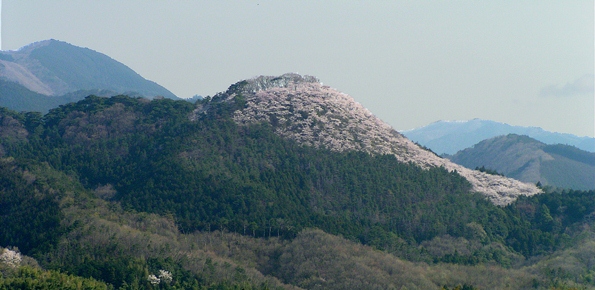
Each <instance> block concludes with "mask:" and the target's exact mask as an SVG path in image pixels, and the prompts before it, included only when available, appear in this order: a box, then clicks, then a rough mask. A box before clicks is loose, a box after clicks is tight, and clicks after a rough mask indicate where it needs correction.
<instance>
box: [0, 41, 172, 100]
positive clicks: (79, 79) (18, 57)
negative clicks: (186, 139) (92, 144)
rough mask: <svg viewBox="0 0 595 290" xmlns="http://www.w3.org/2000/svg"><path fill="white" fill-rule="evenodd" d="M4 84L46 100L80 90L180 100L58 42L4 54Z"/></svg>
mask: <svg viewBox="0 0 595 290" xmlns="http://www.w3.org/2000/svg"><path fill="white" fill-rule="evenodd" d="M0 80H1V81H6V82H10V83H15V84H18V85H20V86H22V87H24V88H25V89H27V90H29V91H31V92H34V93H37V94H41V95H45V96H61V95H65V94H67V93H73V92H76V91H80V90H110V91H113V92H115V93H129V92H135V93H138V94H141V95H143V96H147V97H154V96H163V97H167V98H174V99H175V98H177V97H176V96H175V95H174V94H173V93H172V92H170V91H168V90H167V89H165V88H164V87H162V86H160V85H158V84H157V83H155V82H152V81H149V80H146V79H144V78H143V77H142V76H140V75H139V74H137V73H136V72H134V71H133V70H132V69H130V68H129V67H127V66H126V65H124V64H122V63H120V62H118V61H116V60H114V59H112V58H110V57H109V56H107V55H105V54H102V53H99V52H96V51H94V50H91V49H88V48H82V47H78V46H74V45H72V44H69V43H66V42H63V41H58V40H54V39H51V40H44V41H39V42H35V43H32V44H29V45H27V46H24V47H22V48H20V49H19V50H15V51H0Z"/></svg>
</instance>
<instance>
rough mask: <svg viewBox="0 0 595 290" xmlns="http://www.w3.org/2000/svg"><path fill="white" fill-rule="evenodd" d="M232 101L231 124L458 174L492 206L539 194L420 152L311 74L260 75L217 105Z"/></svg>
mask: <svg viewBox="0 0 595 290" xmlns="http://www.w3.org/2000/svg"><path fill="white" fill-rule="evenodd" d="M237 97H241V98H242V100H244V101H245V102H246V108H244V109H242V110H238V111H236V112H235V113H234V120H235V121H236V123H239V124H255V123H259V122H266V123H269V124H271V125H272V126H273V128H274V129H275V132H276V133H277V134H279V135H280V136H282V137H284V138H287V139H290V140H294V141H296V142H298V143H300V144H304V145H308V146H314V147H317V148H327V149H330V150H333V151H340V152H343V151H351V150H355V151H363V152H367V153H373V154H389V155H393V156H395V157H396V158H397V159H398V160H399V161H400V162H403V163H409V162H411V163H414V164H417V165H418V166H420V167H422V168H431V167H444V168H446V169H447V170H449V171H456V172H458V173H459V174H460V175H462V176H464V177H465V178H466V179H467V180H468V181H469V182H470V183H471V184H472V185H473V190H474V191H477V192H481V193H482V194H484V195H486V196H488V197H489V198H490V199H491V200H492V201H493V202H494V203H496V204H507V203H510V202H511V201H513V200H514V199H515V198H516V196H518V195H532V194H536V193H538V192H539V190H538V189H537V188H535V186H533V185H530V184H524V183H521V182H518V181H516V180H513V179H509V178H504V177H501V176H493V175H489V174H485V173H483V172H479V171H474V170H469V169H467V168H465V167H463V166H460V165H458V164H455V163H452V162H450V161H449V160H448V159H444V158H440V157H438V156H436V155H435V154H433V153H432V152H429V151H427V150H425V149H422V148H420V147H419V146H418V145H416V144H414V143H413V142H411V141H410V140H409V139H407V138H406V137H404V136H403V135H401V134H399V133H398V132H397V131H395V130H394V129H393V128H392V127H390V125H388V124H387V123H385V122H383V121H382V120H380V119H378V118H377V117H376V116H374V115H373V114H372V113H370V112H369V111H368V110H367V109H366V108H364V107H363V106H362V105H360V104H359V103H357V102H355V100H353V98H351V97H350V96H348V95H346V94H344V93H341V92H339V91H337V90H334V89H332V88H330V87H328V86H324V85H322V84H321V83H320V82H319V81H318V80H317V79H316V78H314V77H311V76H300V75H297V74H285V75H282V76H279V77H268V76H261V77H258V78H254V79H251V80H246V81H243V82H239V83H237V84H235V85H233V86H231V87H230V89H229V90H228V91H227V92H225V93H224V94H221V95H220V96H218V100H217V101H224V102H225V101H227V102H230V101H233V100H234V99H235V98H237ZM208 106H209V104H208V103H206V104H205V105H203V106H202V107H200V108H198V109H197V110H196V112H197V114H200V113H204V112H205V110H208Z"/></svg>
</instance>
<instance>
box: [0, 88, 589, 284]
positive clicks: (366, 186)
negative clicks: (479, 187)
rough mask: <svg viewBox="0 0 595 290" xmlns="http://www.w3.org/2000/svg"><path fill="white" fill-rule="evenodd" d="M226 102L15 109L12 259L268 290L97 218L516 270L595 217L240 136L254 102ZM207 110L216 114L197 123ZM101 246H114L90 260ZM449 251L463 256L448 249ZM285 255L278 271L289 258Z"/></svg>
mask: <svg viewBox="0 0 595 290" xmlns="http://www.w3.org/2000/svg"><path fill="white" fill-rule="evenodd" d="M219 98H222V96H221V95H219V96H215V97H213V98H212V99H211V98H206V99H203V100H199V101H197V104H196V105H195V104H191V103H189V102H185V101H173V100H169V99H160V100H153V101H148V100H144V99H137V98H130V97H126V96H117V97H112V98H101V97H93V96H91V97H88V98H86V99H85V100H83V101H80V102H77V103H71V104H68V105H64V106H60V107H59V108H57V109H54V110H52V111H50V112H49V113H48V114H46V115H45V116H41V115H40V114H37V113H16V112H12V111H9V110H5V109H2V110H0V121H2V122H0V137H2V139H0V140H1V141H0V149H1V150H0V154H3V155H4V157H3V158H2V159H0V224H2V225H6V226H3V228H2V231H0V245H4V246H6V245H12V246H17V247H19V249H20V250H21V251H22V252H23V253H25V254H28V255H33V256H34V257H36V258H38V259H40V260H42V261H45V262H44V265H46V266H48V267H50V268H52V269H61V270H64V271H67V272H68V273H70V274H74V275H78V276H80V277H84V278H94V279H98V280H101V281H103V282H106V283H108V284H106V285H108V286H109V287H115V288H120V287H123V288H126V287H132V288H135V287H152V286H151V285H152V284H151V281H150V280H148V279H147V277H148V276H149V275H157V274H156V273H159V272H158V271H159V270H162V269H166V270H168V271H171V272H172V273H174V276H175V277H174V278H173V281H175V282H174V284H175V283H178V284H175V285H177V286H176V287H180V288H197V289H266V288H267V287H271V286H269V285H268V284H259V283H260V282H254V281H249V279H248V278H247V277H248V276H246V275H245V270H243V268H242V267H239V266H237V267H236V266H232V265H231V264H229V263H228V264H227V265H226V264H225V263H226V262H221V261H220V262H219V263H218V264H217V265H215V264H216V263H214V262H213V261H212V260H211V262H209V263H210V264H209V263H207V262H206V260H205V261H204V265H205V266H204V267H203V268H201V269H200V270H195V271H190V270H188V268H189V267H183V266H182V265H184V263H190V262H189V261H185V260H184V259H182V258H180V257H178V258H176V259H172V258H171V256H175V255H174V254H173V253H174V251H173V250H172V248H170V247H171V246H169V245H168V243H166V242H163V243H161V244H159V246H156V245H155V246H153V247H154V248H151V246H149V245H145V246H144V247H146V248H147V251H148V250H149V249H151V250H153V252H154V254H146V253H145V252H144V251H141V250H139V247H141V246H140V245H141V244H139V243H136V242H128V243H129V244H127V245H124V244H123V243H124V242H117V240H118V237H120V236H121V235H124V234H122V232H123V231H124V230H123V229H121V228H119V227H116V226H115V225H110V226H106V224H107V222H99V221H98V220H93V219H92V218H91V217H83V216H82V215H83V213H82V212H85V213H89V211H91V210H99V209H94V208H96V207H98V208H103V207H107V205H102V204H104V203H105V204H111V205H110V206H111V207H114V209H110V211H108V212H110V215H115V212H119V213H118V214H117V215H121V216H125V215H126V214H129V215H131V216H135V217H136V218H138V213H153V214H158V215H160V216H165V217H169V218H171V220H173V221H174V222H175V226H176V227H177V229H179V230H180V231H181V232H182V233H191V232H195V231H201V232H205V233H208V234H210V233H211V232H214V231H218V232H219V233H224V232H234V233H237V234H241V235H244V236H251V237H252V238H267V239H270V238H279V239H280V240H284V239H288V240H291V239H294V238H296V237H298V236H299V233H302V232H303V230H304V229H306V228H319V229H322V230H323V231H325V232H327V233H331V234H336V235H340V236H343V237H345V238H347V239H349V240H352V241H357V242H361V243H363V244H366V245H370V246H373V247H375V248H377V249H381V250H384V251H387V252H390V253H394V254H396V255H398V256H400V257H404V258H407V259H409V260H417V261H425V262H428V263H454V264H463V265H476V264H479V263H497V264H499V265H502V266H504V267H513V266H514V265H515V263H517V262H518V260H519V259H518V258H517V257H518V256H519V255H522V256H524V257H526V258H528V257H535V256H537V255H544V254H549V253H552V252H553V251H555V250H559V249H563V248H564V247H565V246H567V245H569V244H570V242H571V241H572V238H573V235H575V234H576V233H579V232H580V231H581V230H582V229H581V227H582V226H583V225H585V224H588V223H589V221H590V220H591V219H592V218H593V213H594V212H595V191H573V190H558V191H556V190H547V193H545V194H541V195H536V196H532V197H523V198H520V199H518V200H517V201H516V202H514V203H512V204H510V205H508V206H506V207H498V206H495V205H493V204H492V203H490V202H488V201H487V200H486V199H485V198H484V197H483V196H481V195H479V194H473V193H470V192H469V190H470V185H469V183H468V182H467V181H466V180H465V179H464V178H462V177H461V176H459V175H458V174H457V173H456V172H448V171H447V170H445V169H444V168H432V169H428V170H423V169H421V168H419V167H417V166H415V165H413V164H404V163H400V162H398V161H397V159H396V158H395V157H394V156H391V155H370V154H368V153H362V152H334V151H330V150H325V149H315V148H312V147H307V146H300V145H299V144H297V143H295V142H293V141H288V140H286V139H284V138H281V137H279V136H278V135H276V134H275V133H274V132H273V129H272V127H271V126H270V125H269V124H254V125H249V126H238V125H237V124H236V123H235V122H233V120H232V119H231V116H232V114H233V112H234V111H235V110H237V109H238V108H242V107H243V106H244V104H245V100H243V98H242V96H241V95H240V96H237V97H236V98H235V99H234V100H233V102H220V101H219ZM197 106H198V107H200V108H202V109H205V108H206V109H205V110H204V113H202V114H199V117H198V119H197V120H190V118H189V117H190V116H191V115H193V114H192V111H193V110H195V109H196V108H197ZM3 120H7V121H6V122H5V121H3ZM15 132H16V133H15ZM0 157H1V155H0ZM92 191H94V193H95V196H93V194H92V193H91V192H92ZM100 198H101V199H104V200H106V201H103V200H100ZM100 205H101V206H100ZM120 206H121V208H122V209H123V210H122V209H120V210H117V208H119V207H120ZM75 208H76V209H75ZM77 211H80V212H81V213H76V212H77ZM65 213H68V214H65ZM119 223H124V224H126V222H121V221H120V222H119ZM130 223H131V224H132V222H130ZM136 223H137V224H138V222H136ZM115 228H117V230H116V229H115ZM98 231H105V233H106V234H108V233H109V234H108V235H107V236H106V237H102V238H99V237H94V238H93V239H94V240H93V243H95V244H96V245H93V246H90V245H89V244H88V243H89V241H86V240H85V239H91V238H89V237H90V235H91V233H94V234H93V235H96V232H98ZM221 235H223V234H221ZM65 239H66V240H67V241H69V242H68V243H60V241H61V240H65ZM445 241H448V242H449V243H451V244H452V247H451V248H448V249H447V248H442V249H441V248H440V247H435V246H433V245H437V244H438V243H441V242H445ZM462 244H465V245H466V246H464V247H462V246H461V245H462ZM230 249H231V246H230ZM131 252H136V253H137V254H139V255H138V256H135V255H133V254H132V253H131ZM165 254H167V255H170V259H168V258H165V256H163V255H165ZM160 255H161V256H160ZM275 255H276V254H271V256H270V263H271V264H267V265H263V266H262V267H263V268H262V271H264V272H267V271H265V269H271V268H274V263H275V261H277V262H281V261H283V259H289V258H288V256H285V257H282V256H279V255H280V254H279V255H277V256H275ZM290 260H291V259H289V260H287V261H290ZM234 267H235V268H234ZM209 269H212V271H211V270H209ZM220 269H223V270H220ZM229 269H235V270H233V271H232V270H229ZM281 269H282V268H279V270H281ZM216 273H226V277H227V278H228V279H225V280H221V279H220V278H217V277H216V276H217V274H216ZM267 273H270V274H273V275H275V276H276V277H287V278H285V281H288V282H291V281H301V282H299V283H304V284H303V285H310V286H312V285H315V284H316V283H317V282H316V281H314V280H312V281H305V280H304V281H302V280H300V279H301V278H299V277H289V276H287V275H288V274H286V273H276V272H275V271H274V270H269V271H268V272H267ZM34 275H37V274H34ZM176 275H177V276H176ZM155 277H157V276H155ZM234 277H235V278H234ZM157 278H158V277H157ZM296 283H298V282H296ZM312 283H313V284H312ZM150 284H151V285H150ZM174 284H172V285H174ZM172 285H169V286H172ZM454 285H456V284H454ZM452 286H453V285H451V287H452ZM205 287H206V288H205ZM455 287H456V286H455ZM460 287H463V288H460ZM460 287H459V288H460V289H467V288H465V287H471V286H468V285H466V284H463V286H460ZM469 289H474V288H469Z"/></svg>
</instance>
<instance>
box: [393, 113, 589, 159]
mask: <svg viewBox="0 0 595 290" xmlns="http://www.w3.org/2000/svg"><path fill="white" fill-rule="evenodd" d="M401 133H402V134H403V135H405V136H407V138H409V139H411V140H413V141H415V142H417V143H419V144H421V145H423V146H426V147H428V148H430V149H432V151H434V152H436V153H437V154H450V155H452V154H455V153H457V152H458V151H460V150H463V149H465V148H469V147H471V146H473V145H475V144H477V143H479V142H480V141H482V140H485V139H489V138H492V137H496V136H501V135H507V134H518V135H527V136H529V137H531V138H534V139H536V140H538V141H541V142H543V143H546V144H567V145H572V146H575V147H577V148H579V149H581V150H585V151H589V152H595V138H592V137H580V136H575V135H572V134H568V133H557V132H549V131H546V130H544V129H542V128H539V127H523V126H513V125H509V124H506V123H500V122H496V121H491V120H482V119H477V118H476V119H472V120H466V121H436V122H434V123H431V124H429V125H426V126H423V127H420V128H415V129H410V130H404V131H401Z"/></svg>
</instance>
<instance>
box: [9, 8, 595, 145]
mask: <svg viewBox="0 0 595 290" xmlns="http://www.w3.org/2000/svg"><path fill="white" fill-rule="evenodd" d="M0 1H1V2H0V6H1V7H2V16H1V18H0V19H1V20H0V21H1V26H0V27H1V41H0V43H1V46H2V47H1V48H2V49H3V50H14V49H18V48H19V47H22V46H24V45H27V44H29V43H31V42H35V41H40V40H45V39H50V38H53V39H58V40H62V41H66V42H68V43H71V44H73V45H77V46H82V47H88V48H90V49H93V50H96V51H98V52H101V53H104V54H106V55H108V56H110V57H112V58H114V59H115V60H117V61H120V62H122V63H124V64H125V65H127V66H129V67H130V68H132V69H133V70H135V71H136V72H138V73H139V74H140V75H142V76H143V77H145V78H147V79H150V80H152V81H155V82H157V83H159V84H160V85H162V86H164V87H166V88H167V89H169V90H170V91H172V92H173V93H174V94H176V95H177V96H179V97H182V98H188V97H191V96H193V95H195V94H199V95H203V96H207V95H214V94H215V93H217V92H220V91H224V90H226V89H227V88H228V87H229V85H231V84H232V83H235V82H237V81H239V80H243V79H247V78H251V77H255V76H258V75H280V74H283V73H286V72H297V73H300V74H307V75H313V76H316V77H318V78H319V79H320V80H321V81H322V82H323V83H324V84H325V85H329V86H331V87H333V88H336V89H338V90H339V91H342V92H345V93H347V94H349V95H351V96H352V97H353V98H354V99H355V100H356V101H357V102H359V103H361V104H362V105H364V106H365V107H367V108H368V109H369V110H370V111H371V112H372V113H374V114H375V115H377V116H378V117H380V118H381V119H383V120H384V121H386V122H388V123H389V124H391V125H392V126H393V127H394V128H395V129H398V130H399V129H403V130H404V129H411V128H415V127H420V126H424V125H427V124H429V123H431V122H434V121H437V120H468V119H473V118H481V119H488V120H494V121H498V122H505V123H508V124H511V125H520V126H536V127H542V128H544V129H545V130H548V131H555V132H563V133H572V134H576V135H579V136H591V137H593V136H594V135H595V132H594V131H595V124H594V123H595V121H594V115H595V112H594V110H595V109H594V108H595V100H594V93H593V78H594V77H593V74H594V46H595V44H594V27H593V26H594V23H593V19H594V8H593V6H594V4H593V2H594V1H580V0H576V1H505V0H503V1H328V0H327V1H280V0H275V1H265V0H259V1H252V0H245V1H145V0H143V1H140V0H137V1H132V0H129V1H120V0H117V1H116V0H102V1H95V0H93V1H91V0H77V1H22V0H3V1H2V0H0Z"/></svg>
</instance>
